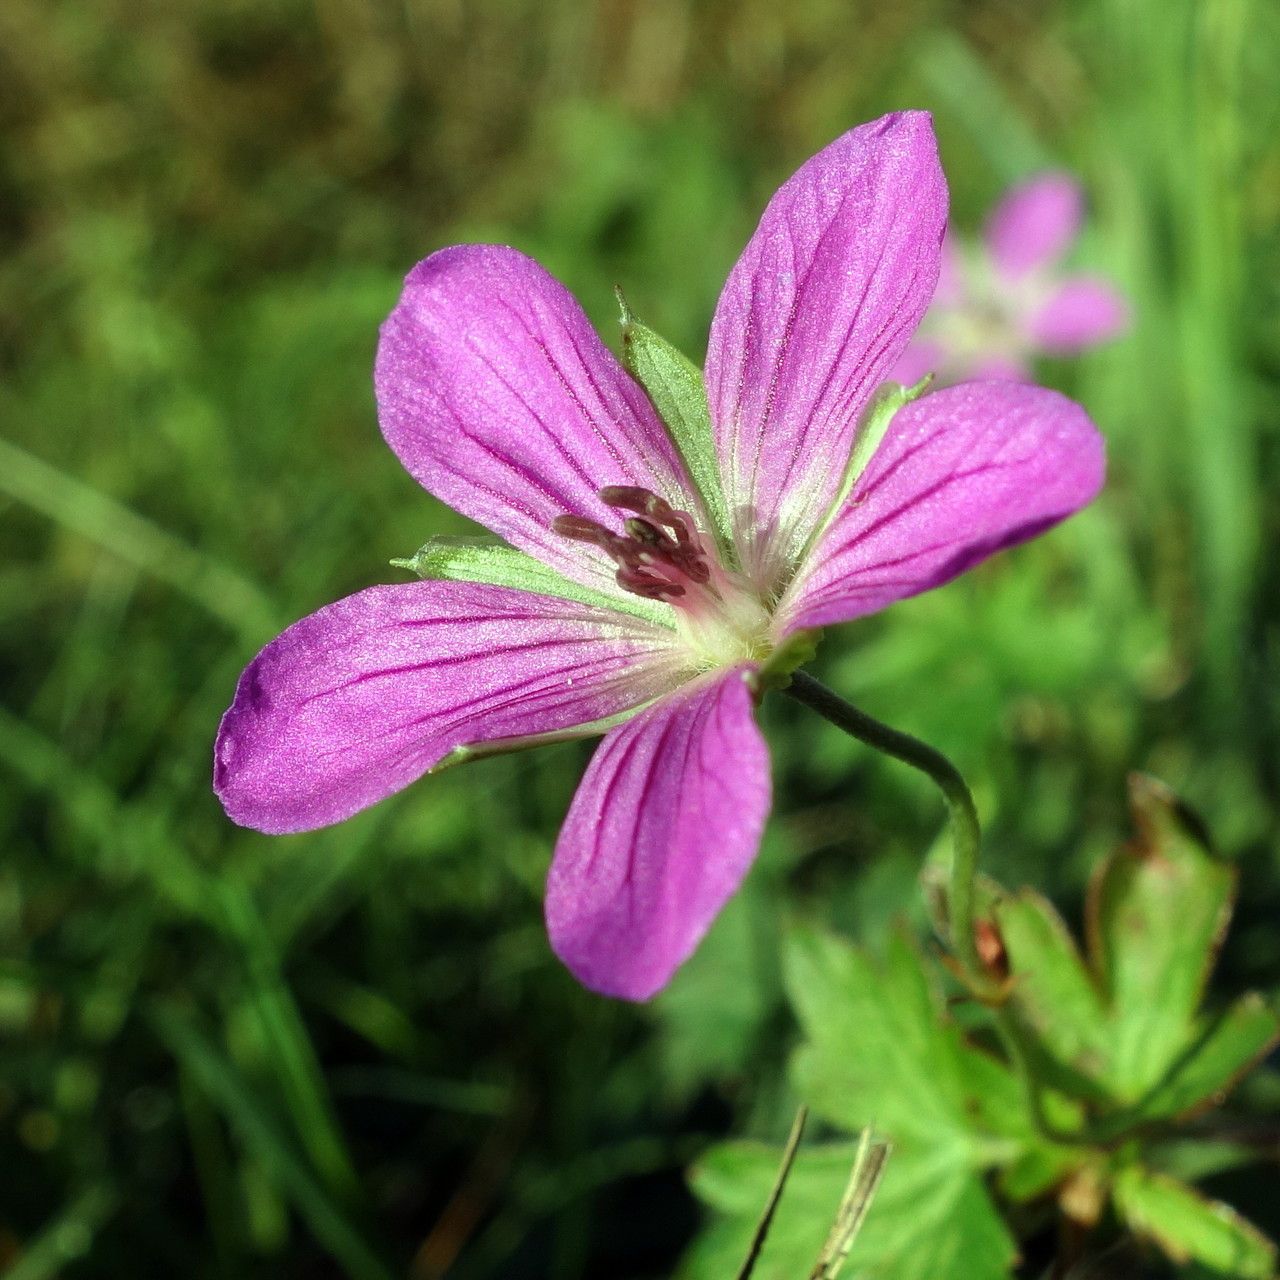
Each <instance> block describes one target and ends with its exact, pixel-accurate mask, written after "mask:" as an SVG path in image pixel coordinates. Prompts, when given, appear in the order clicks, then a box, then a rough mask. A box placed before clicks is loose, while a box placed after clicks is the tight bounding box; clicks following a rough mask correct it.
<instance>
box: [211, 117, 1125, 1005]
mask: <svg viewBox="0 0 1280 1280" xmlns="http://www.w3.org/2000/svg"><path fill="white" fill-rule="evenodd" d="M946 209H947V193H946V184H945V181H944V179H943V175H942V171H941V168H940V167H939V164H938V157H937V148H936V144H935V141H934V136H933V129H932V126H931V123H930V121H929V117H928V116H927V115H925V114H923V113H920V112H906V113H903V114H899V115H891V116H886V117H884V118H883V119H881V120H877V121H875V122H873V123H871V124H867V125H863V126H862V127H860V128H857V129H854V130H853V131H852V132H850V133H847V134H845V135H844V136H843V137H841V138H839V139H838V140H837V141H835V142H834V143H832V144H831V146H829V147H827V148H826V150H824V151H822V152H820V153H819V154H818V155H817V156H815V157H814V158H813V159H811V160H810V161H809V162H808V163H807V164H806V165H804V167H803V168H801V169H800V170H799V172H798V173H796V174H795V176H794V177H792V178H791V179H790V180H789V181H788V182H787V183H786V184H785V185H784V186H783V187H782V188H781V189H780V190H779V191H778V192H777V193H776V194H775V195H774V197H773V199H772V200H771V201H770V203H769V206H768V208H767V209H766V210H765V213H764V216H763V218H762V220H761V222H760V225H759V228H758V229H757V231H756V233H755V235H754V236H753V237H752V239H751V241H750V243H749V244H748V245H747V247H746V249H745V251H744V252H743V255H742V257H741V258H740V259H739V260H738V263H737V265H736V266H735V267H734V269H733V271H732V273H731V274H730V276H729V279H728V282H727V283H726V285H725V288H724V291H723V293H722V294H721V297H720V301H719V305H718V306H717V308H716V313H715V318H714V320H713V321H712V325H711V335H710V341H709V349H708V353H707V370H706V390H707V401H708V407H709V423H707V424H706V428H705V432H706V438H705V455H704V456H705V458H706V459H708V460H709V461H708V464H707V467H706V468H702V469H701V470H700V469H699V467H698V466H696V465H691V464H690V463H689V460H688V459H687V458H686V457H685V456H683V455H682V454H681V452H680V450H679V449H678V448H677V446H676V444H675V443H674V437H673V435H672V434H670V433H669V432H668V430H667V428H666V427H665V426H664V424H663V422H662V420H661V419H660V418H659V417H658V415H657V413H656V412H655V410H654V407H653V405H652V404H651V403H650V401H649V399H648V398H647V396H646V395H645V393H644V391H643V390H642V389H641V387H640V386H639V384H638V383H636V382H635V381H633V380H632V378H631V377H630V376H629V375H628V374H627V373H626V372H625V371H624V370H623V368H622V367H621V365H619V364H618V362H617V361H616V360H615V359H614V357H613V356H612V355H611V354H610V353H609V351H608V350H607V349H606V348H605V346H604V345H603V343H601V341H600V339H599V338H598V337H597V336H596V334H595V332H594V331H593V330H592V328H591V325H590V323H589V322H588V320H587V318H586V316H585V315H584V314H583V312H582V310H581V308H580V307H579V306H578V304H577V303H576V302H575V301H574V299H573V297H572V296H571V295H570V294H569V292H568V291H567V290H566V289H565V288H564V287H563V286H562V285H561V284H559V283H558V282H557V281H556V280H554V279H553V278H552V277H551V276H550V275H548V274H547V272H546V271H544V270H543V269H542V268H541V267H539V266H538V265H537V264H536V263H535V262H533V261H532V260H530V259H529V258H526V257H524V256H523V255H522V254H520V253H517V252H516V251H515V250H514V249H508V248H502V247H497V246H491V245H463V246H458V247H455V248H450V249H444V250H442V251H441V252H439V253H436V254H434V255H433V256H432V257H430V258H428V259H426V261H425V262H422V263H420V264H419V265H418V266H417V267H415V268H414V270H413V271H412V272H411V273H410V275H409V277H408V279H407V281H406V284H405V289H404V293H403V295H402V297H401V299H400V302H399V304H398V305H397V306H396V308H395V310H394V311H393V312H392V314H391V316H390V318H389V319H388V320H387V322H386V324H385V325H384V327H383V330H382V338H381V343H380V345H379V348H378V356H377V366H376V374H375V382H376V388H377V397H378V410H379V418H380V423H381V426H382V431H383V434H384V435H385V437H386V439H387V442H388V444H389V445H390V446H391V448H392V449H393V450H394V451H395V453H396V454H397V456H398V457H399V458H400V460H401V461H402V462H403V463H404V465H405V466H406V467H407V468H408V470H409V472H410V473H411V474H412V475H413V476H414V477H415V478H416V479H418V480H419V481H420V482H421V483H422V484H423V485H424V486H425V487H426V488H427V489H428V490H430V491H431V492H432V493H434V494H435V495H436V496H437V497H438V498H440V499H442V500H443V501H445V502H447V503H449V504H450V505H452V506H453V507H455V508H456V509H457V510H458V511H460V512H462V513H464V514H465V515H467V516H470V517H471V518H473V519H475V520H477V521H479V522H480V523H481V524H484V525H486V526H488V528H489V529H491V530H492V531H493V532H494V533H496V534H498V535H499V536H500V537H501V538H503V539H505V540H506V542H507V543H508V544H511V545H510V546H508V547H506V548H501V549H500V551H501V554H498V551H497V549H496V550H495V552H494V554H495V555H497V559H496V560H493V561H486V562H485V563H489V564H490V565H491V567H492V564H495V563H496V564H500V565H503V566H505V569H504V570H503V573H505V574H506V580H505V581H501V580H500V579H501V578H502V576H503V575H502V574H496V575H495V576H491V577H489V578H487V579H485V580H483V581H474V580H473V581H460V580H449V581H422V582H414V583H409V584H404V585H399V586H379V587H371V588H369V589H368V590H365V591H362V592H359V593H358V594H356V595H354V596H350V597H348V598H347V599H345V600H340V601H338V602H337V603H336V604H331V605H329V606H328V607H327V608H323V609H321V610H320V611H319V612H318V613H315V614H312V615H311V616H310V617H308V618H304V619H303V620H302V621H301V622H298V623H296V624H295V625H294V626H292V627H290V628H289V629H288V630H287V631H285V632H284V634H283V635H281V636H280V637H279V638H277V639H276V640H274V641H272V642H271V643H270V644H269V645H267V647H266V648H265V649H264V650H263V651H262V652H261V653H260V654H259V655H258V656H257V657H256V658H255V659H254V660H253V662H252V663H250V665H249V667H248V668H247V669H246V670H245V672H244V674H243V675H242V676H241V678H240V683H239V685H238V687H237V689H236V694H235V700H234V702H233V703H232V705H231V707H230V709H229V710H228V711H227V713H226V715H225V716H224V718H223V721H222V726H221V729H220V731H219V734H218V742H217V746H216V749H215V777H214V785H215V788H216V790H217V793H218V795H219V796H220V798H221V800H222V803H223V805H224V806H225V808H226V811H227V813H228V814H229V815H230V816H231V817H232V818H233V819H234V820H235V821H236V822H239V823H242V824H244V825H246V826H250V827H255V828H257V829H259V830H261V831H267V832H273V833H281V832H291V831H305V830H308V829H311V828H315V827H322V826H325V825H327V824H329V823H334V822H340V821H341V820H342V819H344V818H346V817H348V816H350V815H351V814H353V813H355V812H356V811H357V810H360V809H363V808H365V807H367V806H369V805H371V804H374V803H375V802H376V801H378V800H380V799H382V798H383V797H384V796H387V795H390V794H391V793H392V792H394V791H398V790H399V789H400V788H402V787H404V786H406V785H408V784H409V783H410V782H413V781H414V780H415V779H417V778H419V777H421V776H422V775H423V774H424V773H427V772H430V771H431V770H432V769H433V768H436V767H438V766H441V765H443V764H448V763H451V762H453V761H454V760H456V759H458V758H459V753H460V752H461V753H462V755H463V756H465V755H467V754H483V753H484V752H485V751H491V750H499V749H508V748H511V747H513V746H524V745H532V744H534V743H536V742H545V741H548V740H555V739H562V738H566V737H574V736H584V735H586V734H591V733H600V732H604V734H605V736H604V741H603V742H602V743H601V745H600V747H599V749H598V750H597V751H596V753H595V757H594V759H593V760H592V761H591V764H590V767H589V768H588V770H587V773H586V777H585V778H584V779H583V781H582V784H581V786H580V787H579V789H578V793H577V795H576V797H575V798H574V801H573V804H572V806H571V807H570V810H569V814H568V818H567V819H566V821H565V824H564V828H563V830H562V831H561V833H560V837H559V840H558V842H557V844H556V850H555V857H554V861H553V863H552V866H551V871H550V876H549V880H548V884H547V899H546V916H547V924H548V928H549V932H550V936H551V942H552V945H553V947H554V949H555V951H556V952H557V954H558V955H559V956H560V957H561V958H562V959H563V960H564V962H565V963H566V964H567V965H568V967H569V968H570V969H571V970H572V971H573V972H574V973H575V974H576V975H577V976H578V978H579V979H580V980H581V981H582V982H583V983H585V984H586V985H587V986H589V987H592V988H594V989H595V990H597V991H600V992H604V993H608V994H610V995H615V996H622V997H625V998H629V999H637V1000H639V999H646V998H648V997H649V996H650V995H652V994H653V993H654V992H656V991H657V990H659V989H660V988H661V987H662V986H664V985H665V984H666V982H667V981H668V980H669V979H670V977H671V975H672V973H673V972H674V971H675V969H676V968H677V967H678V966H679V965H680V964H681V963H682V962H683V961H684V960H685V958H686V957H687V956H688V955H689V954H690V953H691V952H692V950H693V949H694V947H695V946H696V945H697V943H698V941H699V939H700V938H701V937H702V935H703V933H704V932H705V931H706V929H707V928H708V926H709V925H710V923H711V921H712V920H713V919H714V917H715V915H716V913H717V912H718V911H719V910H720V908H721V906H723V904H724V902H725V901H726V899H727V898H728V897H729V896H730V895H731V894H732V893H733V892H734V890H735V889H736V888H737V886H738V884H739V883H740V882H741V880H742V877H743V876H744V875H745V874H746V871H747V869H748V867H749V866H750V865H751V862H752V860H753V859H754V858H755V855H756V851H757V848H758V846H759V842H760V836H761V832H762V829H763V826H764V822H765V818H766V816H767V814H768V810H769V806H770V778H769V757H768V751H767V749H766V747H765V744H764V741H763V738H762V737H761V734H760V731H759V729H758V728H757V726H756V723H755V719H754V714H753V713H754V704H755V701H756V699H757V697H758V695H759V692H760V686H759V684H758V682H757V676H758V675H759V673H760V672H761V671H762V669H763V668H764V667H765V665H766V664H767V663H768V662H769V661H770V659H771V657H773V656H775V655H777V654H778V653H779V651H780V650H781V649H782V648H783V647H784V646H786V645H787V644H788V642H789V641H794V639H795V638H796V637H797V636H799V635H801V634H802V633H804V632H805V631H807V630H809V629H812V628H816V627H821V626H825V625H826V624H828V623H834V622H840V621H844V620H846V619H850V618H856V617H859V616H861V615H863V614H868V613H872V612H874V611H875V610H877V609H881V608H883V607H885V606H886V605H888V604H891V603H892V602H893V601H895V600H901V599H903V598H904V597H906V596H911V595H915V594H916V593H917V592H920V591H926V590H928V589H929V588H931V587H936V586H938V585H939V584H941V583H943V582H946V581H947V580H948V579H950V578H952V577H953V576H954V575H955V574H957V573H959V572H961V571H962V570H963V569H965V568H967V567H968V566H969V565H971V564H973V563H975V562H976V561H978V560H980V559H982V558H983V557H985V556H987V555H990V554H991V553H992V552H994V551H997V550H999V549H1000V548H1001V547H1006V546H1009V545H1011V544H1012V543H1015V542H1018V541H1020V540H1022V539H1024V538H1028V537H1031V536H1032V535H1033V534H1036V533H1039V532H1040V531H1042V530H1044V529H1046V528H1047V527H1049V526H1050V525H1052V524H1054V523H1055V522H1056V521H1058V520H1061V519H1062V518H1063V517H1065V516H1067V515H1069V514H1070V513H1071V512H1073V511H1075V510H1076V509H1077V508H1078V507H1080V506H1081V505H1083V504H1084V503H1086V502H1088V501H1089V500H1090V499H1091V498H1092V497H1093V495H1094V494H1095V492H1096V491H1097V489H1098V487H1099V485H1100V484H1101V481H1102V474H1103V450H1102V444H1101V440H1100V438H1099V436H1098V434H1097V432H1096V431H1095V429H1094V427H1093V426H1092V424H1091V423H1090V422H1089V420H1088V418H1087V417H1086V416H1085V414H1084V412H1083V411H1082V410H1081V409H1080V408H1079V407H1078V406H1077V405H1075V404H1073V403H1071V401H1069V400H1066V399H1064V398H1063V397H1062V396H1060V395H1057V394H1056V393H1054V392H1052V391H1045V390H1041V389H1038V388H1032V387H1025V386H1018V385H1013V384H975V385H970V386H964V387H957V388H953V389H951V390H949V391H942V392H939V393H938V394H935V395H931V396H927V397H925V398H924V399H922V400H918V401H915V402H914V403H909V404H907V405H906V406H905V407H903V408H900V409H899V410H898V411H897V413H896V415H894V416H893V417H892V419H891V420H888V419H887V417H886V416H885V415H884V414H881V416H879V417H877V416H876V415H875V413H872V414H870V415H868V414H867V410H868V407H869V405H870V404H871V401H872V397H873V394H874V393H875V391H876V389H877V387H879V386H880V384H881V383H882V382H883V381H884V380H885V379H886V378H887V377H888V375H889V373H890V371H891V370H892V369H893V367H894V365H895V363H896V362H897V360H898V359H899V357H900V356H901V355H902V352H903V350H904V349H905V348H906V345H907V342H908V340H909V338H910V336H911V333H912V331H913V329H914V328H915V326H916V324H917V323H918V321H919V319H920V317H921V315H922V314H923V313H924V310H925V308H926V306H927V305H928V302H929V299H930V298H931V297H932V295H933V290H934V284H935V281H936V278H937V273H938V262H939V251H940V243H941V238H942V230H943V226H944V224H945V221H946ZM860 423H861V424H863V425H862V427H861V428H860V426H859V424H860ZM886 427H887V429H886ZM881 433H883V438H882V439H880V435H881ZM699 438H700V439H701V438H702V437H699ZM877 442H878V447H875V446H876V444H877ZM691 456H692V455H691ZM708 471H709V472H710V473H711V478H710V480H708V478H707V472H708ZM695 475H698V476H699V480H698V481H697V482H695V479H694V478H693V477H694V476H695ZM712 490H714V498H715V500H714V501H712V500H711V498H710V494H711V491H712ZM516 549H518V550H516ZM522 553H527V554H522ZM484 554H486V555H487V554H489V553H488V552H485V553H484ZM504 557H505V558H504ZM512 557H514V558H515V561H516V564H517V569H516V570H515V571H512V569H511V565H512V559H511V558H512ZM476 563H479V562H476ZM520 566H523V567H520ZM458 576H462V575H458ZM472 576H473V578H479V577H483V573H481V572H476V573H473V575H472ZM513 576H515V577H516V578H517V579H518V581H517V582H516V584H515V585H513Z"/></svg>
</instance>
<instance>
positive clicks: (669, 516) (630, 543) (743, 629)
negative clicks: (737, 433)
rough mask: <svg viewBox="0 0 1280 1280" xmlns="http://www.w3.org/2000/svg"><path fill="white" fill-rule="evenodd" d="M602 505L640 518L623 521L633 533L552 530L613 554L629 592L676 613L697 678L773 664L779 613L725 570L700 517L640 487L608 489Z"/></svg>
mask: <svg viewBox="0 0 1280 1280" xmlns="http://www.w3.org/2000/svg"><path fill="white" fill-rule="evenodd" d="M599 498H600V501H601V502H603V503H604V504H605V505H606V506H610V507H617V508H620V509H621V510H623V511H634V512H636V514H635V515H633V516H631V517H629V518H627V519H625V520H623V522H622V527H623V529H624V530H625V533H622V534H618V533H614V532H613V531H612V530H610V529H608V528H606V526H605V525H603V524H601V523H599V522H598V521H595V520H591V519H588V518H587V517H585V516H576V515H562V516H557V517H556V518H555V519H554V520H553V521H552V522H551V527H552V529H553V530H554V531H555V532H556V533H558V534H560V535H561V536H562V537H565V538H570V539H572V540H573V541H575V542H585V543H588V544H590V545H592V546H596V547H600V548H601V549H602V550H603V551H605V552H607V553H608V555H609V556H610V557H612V559H613V560H614V562H615V563H616V564H617V566H618V570H617V573H616V575H615V577H616V580H617V583H618V585H619V586H620V587H621V588H622V589H623V590H624V591H629V592H631V593H632V594H633V595H637V596H641V597H643V598H645V599H649V600H662V601H664V602H665V603H667V604H669V605H671V606H672V611H673V613H674V615H675V623H676V630H677V631H679V633H680V636H681V639H682V640H683V641H684V642H685V644H686V645H687V646H688V648H689V649H691V650H692V651H693V655H694V664H693V665H694V668H695V670H699V671H709V670H712V669H714V668H716V667H728V666H733V665H735V664H736V663H739V662H761V661H763V660H764V659H765V658H767V657H768V656H769V654H770V653H771V652H772V651H773V649H774V647H775V642H774V640H773V638H772V637H771V634H770V623H771V610H770V609H769V608H768V606H767V604H766V602H765V601H764V600H762V599H761V598H760V596H759V595H758V594H756V593H755V592H754V591H753V590H752V588H751V585H750V584H749V583H748V582H747V580H746V579H745V578H744V577H743V575H742V574H740V573H737V572H736V571H734V570H733V569H730V568H728V567H727V566H726V565H725V564H724V562H723V560H722V558H721V555H720V552H719V550H718V548H717V547H716V544H715V540H714V539H713V538H711V537H710V536H709V535H708V534H706V533H704V532H703V531H702V530H700V529H699V528H698V525H697V522H696V521H695V520H694V518H693V516H691V515H690V514H689V513H688V512H687V511H678V510H676V509H675V508H674V507H672V506H671V504H670V503H669V502H667V501H666V499H665V498H660V497H659V496H658V495H657V494H656V493H652V492H650V491H649V490H648V489H643V488H641V487H639V486H638V485H606V486H605V487H604V488H603V489H601V490H600V491H599Z"/></svg>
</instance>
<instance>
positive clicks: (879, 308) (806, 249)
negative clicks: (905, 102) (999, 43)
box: [707, 111, 947, 563]
mask: <svg viewBox="0 0 1280 1280" xmlns="http://www.w3.org/2000/svg"><path fill="white" fill-rule="evenodd" d="M946 217H947V187H946V181H945V179H944V178H943V176H942V169H941V167H940V166H939V164H938V151H937V143H936V142H935V140H934V136H933V127H932V124H931V123H930V118H929V116H928V114H927V113H925V112H920V111H907V112H901V113H898V114H895V115H888V116H885V117H883V118H882V119H880V120H876V121H873V122H872V123H870V124H866V125H862V126H861V127H860V128H857V129H854V130H852V131H851V132H850V133H846V134H845V135H844V136H843V137H841V138H838V139H837V140H836V141H835V142H833V143H832V144H831V145H830V146H829V147H827V148H826V149H825V150H824V151H820V152H819V153H818V154H817V155H816V156H814V157H813V158H812V159H811V160H810V161H808V163H806V164H805V165H804V166H803V167H802V168H801V169H800V170H799V171H798V172H797V173H796V174H795V175H794V176H793V177H792V178H790V179H789V180H788V181H787V182H786V183H784V184H783V186H782V187H781V188H779V190H778V191H777V193H776V194H775V195H774V197H773V199H772V200H770V202H769V205H768V208H766V209H765V211H764V216H763V217H762V218H761V220H760V225H759V227H758V228H757V229H756V233H755V235H754V236H752V238H751V241H750V243H749V244H748V245H747V247H746V249H745V250H744V251H743V254H742V257H741V258H739V259H738V262H737V264H736V265H735V266H734V268H733V271H732V273H731V274H730V276H729V279H728V282H727V283H726V284H725V287H724V292H723V293H722V294H721V295H720V301H719V304H718V305H717V307H716V314H715V319H714V320H713V321H712V323H711V338H710V343H709V347H708V351H707V394H708V398H709V401H710V405H711V418H712V422H713V424H714V426H715V430H716V444H717V449H718V451H719V454H720V465H721V470H722V473H723V476H724V483H725V493H726V496H727V498H728V500H729V504H730V507H731V508H733V509H734V512H735V515H736V517H737V519H738V522H739V527H740V530H741V532H740V534H739V538H740V541H741V542H743V544H744V546H743V551H744V560H745V561H746V562H747V563H752V562H756V563H758V562H759V560H760V555H759V553H758V552H757V553H755V554H753V553H752V551H751V544H752V542H753V540H754V541H756V542H759V541H760V540H763V539H767V538H770V537H773V536H775V534H776V535H777V536H778V537H779V538H780V539H781V541H782V542H783V543H784V544H797V543H798V544H802V543H803V542H804V540H805V538H807V536H808V535H809V533H810V532H811V531H812V529H813V527H814V526H815V525H816V523H817V522H818V520H820V519H821V518H822V516H823V515H824V514H825V510H826V506H827V504H828V503H829V502H830V501H831V499H832V498H833V497H834V495H835V493H836V491H837V489H838V488H839V485H840V479H841V474H842V472H843V470H844V466H845V462H846V460H847V458H848V455H849V449H850V445H851V443H852V440H853V435H854V430H855V428H856V426H857V422H858V416H859V414H860V413H861V412H862V410H863V408H864V407H865V406H866V404H867V402H868V401H869V400H870V398H871V396H872V394H873V393H874V392H875V390H876V388H877V387H878V386H879V384H880V383H881V382H882V381H883V380H884V379H885V378H887V377H888V376H889V374H890V372H891V370H892V369H893V366H894V364H895V363H896V362H897V359H898V357H899V356H900V355H901V354H902V352H903V350H904V348H905V347H906V345H907V342H908V340H909V339H910V337H911V334H912V332H913V330H914V329H915V327H916V325H917V324H918V323H919V320H920V317H921V316H922V315H923V314H924V311H925V308H926V307H927V306H928V304H929V299H930V297H931V296H932V295H933V289H934V285H935V283H936V282H937V279H938V263H939V254H940V247H939V246H940V242H941V239H942V233H943V228H944V226H945V223H946Z"/></svg>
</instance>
